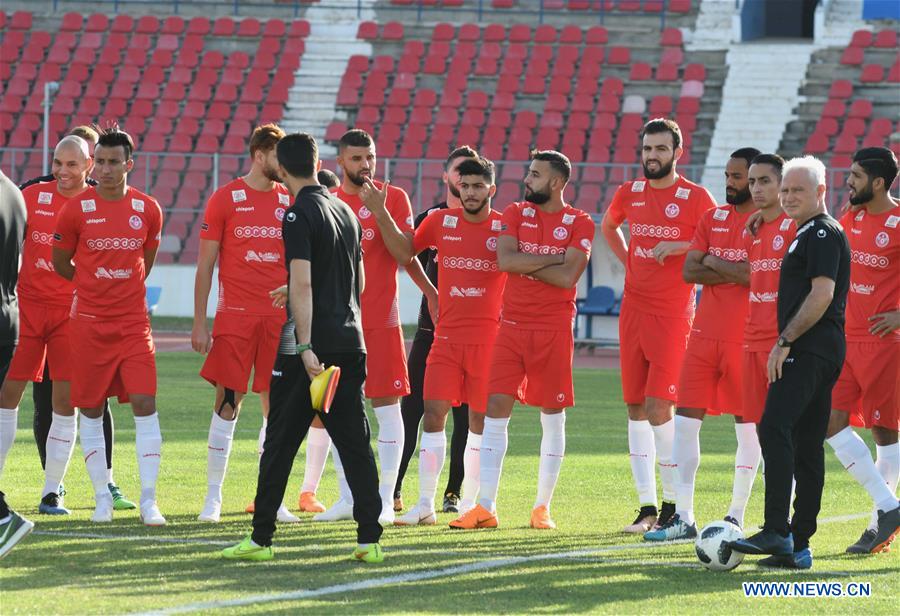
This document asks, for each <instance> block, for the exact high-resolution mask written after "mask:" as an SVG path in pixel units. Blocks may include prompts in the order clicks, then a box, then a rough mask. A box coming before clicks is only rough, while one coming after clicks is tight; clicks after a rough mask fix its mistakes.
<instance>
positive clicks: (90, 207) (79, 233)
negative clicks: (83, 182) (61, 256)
mask: <svg viewBox="0 0 900 616" xmlns="http://www.w3.org/2000/svg"><path fill="white" fill-rule="evenodd" d="M161 229H162V209H161V208H160V207H159V203H157V202H156V199H154V198H153V197H151V196H149V195H145V194H144V193H142V192H140V191H138V190H136V189H134V188H132V187H129V188H128V190H127V191H126V193H125V197H124V198H122V199H119V200H118V201H107V200H105V199H102V198H101V197H100V195H99V194H98V193H97V189H96V188H93V187H91V188H88V189H87V190H86V191H84V192H83V193H81V194H80V195H78V196H77V197H73V198H72V199H69V201H67V202H66V204H65V205H64V206H63V208H62V211H61V212H60V213H59V221H58V222H57V225H56V233H55V234H54V245H55V246H59V247H60V248H63V249H66V250H74V251H75V254H74V256H73V258H72V260H73V261H74V263H75V301H73V302H72V313H71V317H72V318H73V319H81V320H93V319H121V318H127V317H134V318H142V319H146V318H147V300H146V293H147V289H146V287H145V285H144V278H145V277H146V267H145V264H144V250H146V249H148V248H153V247H156V246H159V236H160V230H161Z"/></svg>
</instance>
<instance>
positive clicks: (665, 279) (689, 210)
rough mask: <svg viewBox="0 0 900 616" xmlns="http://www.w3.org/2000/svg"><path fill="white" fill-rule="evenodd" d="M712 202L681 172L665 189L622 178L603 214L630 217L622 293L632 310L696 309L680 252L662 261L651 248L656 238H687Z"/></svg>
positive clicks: (686, 313) (673, 312)
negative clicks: (655, 256) (623, 289)
mask: <svg viewBox="0 0 900 616" xmlns="http://www.w3.org/2000/svg"><path fill="white" fill-rule="evenodd" d="M715 206H716V202H715V200H714V199H713V197H712V195H711V194H709V191H708V190H706V189H705V188H703V187H702V186H700V185H699V184H694V183H693V182H691V181H689V180H687V179H685V178H684V177H683V176H679V177H678V180H677V181H676V182H675V183H674V184H672V185H671V186H669V187H668V188H662V189H658V188H653V187H652V186H650V182H649V181H647V180H634V181H631V182H625V183H624V184H622V185H621V186H620V187H619V189H618V190H617V191H616V194H615V196H614V197H613V200H612V203H610V205H609V210H608V211H607V213H606V215H607V216H609V217H610V220H611V221H612V222H613V223H614V224H616V225H621V224H622V223H623V222H625V220H628V226H629V229H630V233H631V239H630V240H629V242H628V260H627V261H626V263H625V294H624V297H623V303H625V302H626V301H627V302H628V307H629V309H631V310H637V311H638V312H643V313H646V314H655V315H659V316H667V317H672V316H676V317H687V318H690V317H692V316H693V314H694V285H693V284H688V283H686V282H685V281H684V278H682V269H683V268H684V255H680V256H677V257H667V258H666V260H665V262H664V263H663V264H662V265H660V264H659V263H657V262H656V259H654V258H653V248H654V247H655V246H656V245H657V244H658V243H660V242H689V241H691V238H692V237H693V236H694V231H695V230H696V228H697V223H698V222H700V218H701V216H703V213H704V212H706V211H707V210H709V209H710V208H714V207H715Z"/></svg>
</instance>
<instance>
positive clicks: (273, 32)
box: [263, 19, 287, 38]
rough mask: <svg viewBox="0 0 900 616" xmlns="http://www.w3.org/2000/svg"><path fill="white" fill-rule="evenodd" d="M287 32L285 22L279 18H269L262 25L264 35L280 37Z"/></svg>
mask: <svg viewBox="0 0 900 616" xmlns="http://www.w3.org/2000/svg"><path fill="white" fill-rule="evenodd" d="M286 33H287V24H285V23H284V22H283V21H282V20H280V19H269V20H267V21H266V23H265V26H263V36H264V37H278V38H280V37H282V36H284V35H285V34H286Z"/></svg>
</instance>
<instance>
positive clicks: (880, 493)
mask: <svg viewBox="0 0 900 616" xmlns="http://www.w3.org/2000/svg"><path fill="white" fill-rule="evenodd" d="M828 444H829V445H831V447H832V449H834V454H835V455H836V456H837V459H838V460H840V461H841V464H843V465H844V468H845V469H847V472H849V473H850V475H851V476H852V477H853V478H854V479H856V481H857V482H858V483H859V485H861V486H862V487H863V488H865V489H866V492H868V493H869V496H871V497H872V502H874V503H875V509H881V510H882V511H889V510H891V509H894V508H896V507H897V497H896V496H894V493H893V492H892V491H891V490H889V489H888V486H887V484H886V483H885V481H884V477H882V476H881V473H879V472H878V468H877V467H876V466H875V461H874V460H872V453H871V452H870V451H869V448H868V446H866V443H865V441H863V440H862V438H860V436H859V435H858V434H857V433H856V432H854V430H853V428H851V427H850V426H847V427H846V428H844V429H843V430H841V431H840V432H838V433H837V434H835V435H834V436H832V437H831V438H830V439H828Z"/></svg>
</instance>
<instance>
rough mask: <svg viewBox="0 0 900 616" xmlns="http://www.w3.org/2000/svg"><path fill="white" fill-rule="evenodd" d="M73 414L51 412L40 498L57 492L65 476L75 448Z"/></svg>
mask: <svg viewBox="0 0 900 616" xmlns="http://www.w3.org/2000/svg"><path fill="white" fill-rule="evenodd" d="M75 432H76V426H75V415H60V414H59V413H56V412H54V413H53V421H52V423H51V424H50V432H48V433H47V464H46V465H45V470H44V490H43V492H41V498H43V497H45V496H47V495H48V494H50V493H51V492H53V493H54V494H55V493H57V492H59V484H60V483H62V480H63V477H65V476H66V469H68V468H69V460H71V459H72V451H73V450H74V449H75ZM103 461H104V462H106V459H105V456H104V460H103Z"/></svg>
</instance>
